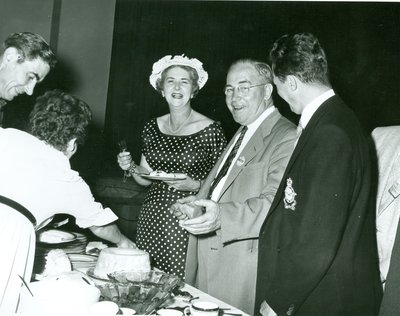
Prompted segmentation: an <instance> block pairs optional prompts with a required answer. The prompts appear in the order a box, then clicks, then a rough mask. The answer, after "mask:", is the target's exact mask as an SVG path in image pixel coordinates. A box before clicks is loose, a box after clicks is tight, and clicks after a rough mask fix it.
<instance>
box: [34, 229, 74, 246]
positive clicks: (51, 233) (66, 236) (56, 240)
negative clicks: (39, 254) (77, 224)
mask: <svg viewBox="0 0 400 316" xmlns="http://www.w3.org/2000/svg"><path fill="white" fill-rule="evenodd" d="M38 239H39V241H40V242H43V243H46V244H61V243H67V242H71V241H74V240H75V239H76V236H75V235H74V234H73V233H69V232H65V231H62V230H58V229H49V230H45V231H44V232H42V233H40V234H39V238H38Z"/></svg>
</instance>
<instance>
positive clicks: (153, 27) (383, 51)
mask: <svg viewBox="0 0 400 316" xmlns="http://www.w3.org/2000/svg"><path fill="white" fill-rule="evenodd" d="M114 32H115V33H114V43H113V54H112V64H111V77H110V78H111V80H110V81H111V83H110V87H109V99H108V104H107V115H106V126H105V133H106V137H107V141H108V143H109V146H108V149H107V150H108V152H109V154H110V155H111V156H112V157H113V158H112V159H113V160H115V153H116V147H115V146H114V144H115V143H116V141H117V140H118V139H120V138H126V139H127V140H128V143H129V146H130V151H131V152H132V153H133V155H134V157H135V158H136V159H139V156H140V147H141V140H140V135H141V131H142V128H143V124H144V123H145V122H146V121H148V120H149V119H150V118H151V117H154V116H158V115H161V114H164V113H166V111H167V110H168V108H167V105H166V103H165V101H164V100H163V99H162V98H161V97H160V96H159V95H158V94H157V93H156V92H155V90H153V88H152V87H151V86H150V84H149V81H148V78H149V75H150V73H151V69H152V65H153V63H154V62H155V61H157V60H158V59H159V58H161V57H163V56H165V55H168V54H171V55H174V54H182V53H184V54H186V55H188V56H190V57H196V58H198V59H199V60H201V61H202V62H203V64H204V68H205V69H206V70H207V71H208V73H209V81H208V82H207V84H206V86H205V87H204V88H203V89H202V90H201V91H200V93H199V94H198V96H197V97H196V99H195V100H194V102H193V104H192V105H193V107H194V108H195V109H196V110H198V111H200V112H202V113H204V114H206V115H208V116H210V117H212V118H214V119H216V120H220V121H221V122H222V124H223V127H224V129H225V131H226V134H227V136H228V137H231V136H232V134H233V132H234V131H235V130H236V128H237V126H236V124H235V123H233V121H232V119H231V115H230V113H229V112H228V111H227V109H226V106H225V101H224V95H223V93H222V87H223V86H224V84H225V76H226V71H227V69H228V67H229V65H230V64H231V63H232V62H233V61H234V60H236V59H239V58H245V57H250V58H255V59H260V60H264V61H267V55H268V50H269V48H270V47H271V45H272V43H273V42H274V40H275V39H277V38H278V37H279V36H281V35H283V34H285V33H288V32H312V33H314V34H315V35H316V36H317V37H318V38H319V39H320V41H321V43H322V45H323V47H324V48H325V50H326V53H327V56H328V62H329V65H330V73H331V81H332V84H333V86H334V89H335V91H336V92H337V93H338V94H340V95H341V97H342V98H343V99H344V100H345V101H346V102H347V104H348V105H349V106H350V107H351V108H352V109H353V110H354V111H355V112H356V114H357V116H358V117H359V119H360V121H361V122H362V124H363V125H364V126H365V128H366V130H368V131H371V130H372V129H373V128H374V127H376V126H381V125H394V124H400V97H399V91H400V89H399V88H400V60H399V59H400V58H399V57H400V54H399V53H400V41H399V39H400V5H399V4H398V3H360V2H355V3H354V2H353V3H340V2H334V3H330V2H286V1H285V2H275V1H274V2H260V1H256V2H249V1H245V2H239V1H233V2H232V1H216V2H214V1H127V0H117V7H116V18H115V27H114ZM275 101H276V104H277V105H278V107H279V109H280V110H281V112H282V113H283V114H284V115H286V116H287V117H289V118H290V119H291V120H293V121H296V120H297V117H296V116H294V115H293V114H291V112H290V110H289V107H288V106H287V105H286V104H285V102H284V101H282V100H281V99H280V98H279V96H277V95H275Z"/></svg>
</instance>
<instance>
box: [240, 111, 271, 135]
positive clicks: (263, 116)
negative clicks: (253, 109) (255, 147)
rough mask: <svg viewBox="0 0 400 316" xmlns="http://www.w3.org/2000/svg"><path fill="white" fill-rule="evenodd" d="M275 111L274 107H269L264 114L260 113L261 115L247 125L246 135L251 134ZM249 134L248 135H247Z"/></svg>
mask: <svg viewBox="0 0 400 316" xmlns="http://www.w3.org/2000/svg"><path fill="white" fill-rule="evenodd" d="M275 109H276V107H275V106H271V107H269V108H268V109H266V110H265V111H264V112H262V113H261V115H260V116H259V117H258V118H257V119H256V120H255V121H254V122H252V123H250V124H249V125H247V128H248V130H247V134H253V132H255V130H256V129H257V128H258V127H259V126H260V125H261V123H262V122H264V120H265V119H266V118H267V117H268V116H269V115H270V114H271V113H272V112H274V111H275ZM249 132H250V133H249Z"/></svg>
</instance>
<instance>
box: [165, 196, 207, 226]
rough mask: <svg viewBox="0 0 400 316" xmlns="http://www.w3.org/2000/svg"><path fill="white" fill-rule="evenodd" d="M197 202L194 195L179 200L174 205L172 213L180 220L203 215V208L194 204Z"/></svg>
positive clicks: (171, 209)
mask: <svg viewBox="0 0 400 316" xmlns="http://www.w3.org/2000/svg"><path fill="white" fill-rule="evenodd" d="M195 200H196V197H195V196H194V195H190V196H187V197H185V198H182V199H178V200H177V201H176V203H174V204H172V206H171V208H170V212H171V214H172V215H174V216H175V217H176V218H178V219H179V220H186V219H190V218H193V217H196V216H200V215H201V214H202V211H201V208H200V207H197V206H196V205H194V204H193V202H194V201H195Z"/></svg>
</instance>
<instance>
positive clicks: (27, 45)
mask: <svg viewBox="0 0 400 316" xmlns="http://www.w3.org/2000/svg"><path fill="white" fill-rule="evenodd" d="M9 47H14V48H16V49H17V50H18V53H19V54H20V55H21V56H22V59H21V60H20V62H24V61H25V60H33V59H36V58H40V59H42V60H43V61H44V62H45V63H47V64H48V65H49V66H50V68H54V66H55V64H56V62H57V59H56V56H55V55H54V53H53V51H52V50H51V48H50V46H49V44H47V42H46V41H45V40H44V38H43V37H41V36H40V35H38V34H34V33H30V32H22V33H12V34H10V35H9V36H8V37H7V38H6V40H5V41H4V43H3V49H4V50H6V49H7V48H9Z"/></svg>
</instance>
